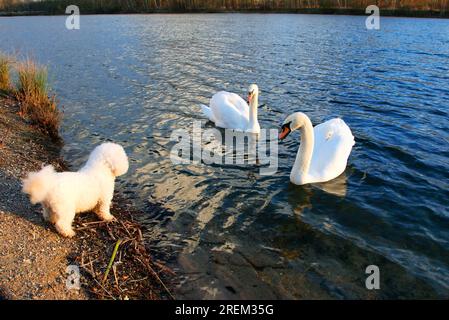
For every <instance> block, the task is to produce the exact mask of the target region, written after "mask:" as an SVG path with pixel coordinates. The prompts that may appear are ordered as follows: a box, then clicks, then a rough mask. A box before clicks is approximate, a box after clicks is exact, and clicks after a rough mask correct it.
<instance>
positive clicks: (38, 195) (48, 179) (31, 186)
mask: <svg viewBox="0 0 449 320" xmlns="http://www.w3.org/2000/svg"><path fill="white" fill-rule="evenodd" d="M55 180H56V172H55V169H54V168H53V166H52V165H48V166H45V167H44V168H42V170H41V171H37V172H30V173H29V174H28V176H27V177H26V178H25V179H23V180H22V182H23V187H22V192H24V193H26V194H28V195H30V201H31V203H32V204H35V203H39V202H42V201H44V199H45V197H46V195H47V193H48V191H49V189H50V188H51V187H52V186H53V184H54V182H55Z"/></svg>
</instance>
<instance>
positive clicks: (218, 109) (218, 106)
mask: <svg viewBox="0 0 449 320" xmlns="http://www.w3.org/2000/svg"><path fill="white" fill-rule="evenodd" d="M235 96H237V95H236V94H233V93H229V92H225V91H220V92H218V93H216V94H215V95H214V96H213V97H212V99H211V101H210V108H211V110H212V113H213V118H214V119H215V120H216V121H215V124H216V125H217V126H219V127H222V128H229V129H238V130H244V129H245V128H246V124H247V122H248V117H249V116H248V115H245V114H243V113H242V112H240V110H239V109H238V108H237V107H236V105H235V104H234V103H233V102H235V101H237V99H236V97H235ZM237 97H238V96H237ZM239 98H240V97H239ZM240 99H241V98H240ZM247 114H248V112H247Z"/></svg>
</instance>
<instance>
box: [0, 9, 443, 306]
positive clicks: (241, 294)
mask: <svg viewBox="0 0 449 320" xmlns="http://www.w3.org/2000/svg"><path fill="white" fill-rule="evenodd" d="M364 19H365V18H364V17H351V16H321V15H275V14H273V15H271V14H270V15H259V14H252V15H245V14H213V15H203V14H196V15H133V16H126V15H117V16H82V17H81V30H79V31H68V30H66V29H65V17H17V18H1V19H0V49H2V50H4V51H7V52H13V51H18V52H19V53H21V54H23V55H25V54H28V55H30V56H32V57H34V58H36V59H37V60H38V61H40V62H41V63H45V64H48V65H49V66H50V78H51V84H52V87H53V88H54V90H55V91H56V92H57V94H58V97H59V99H60V101H61V104H62V105H64V110H65V118H64V123H63V126H62V134H63V137H64V140H65V143H66V144H65V147H64V155H65V157H66V158H67V159H68V160H69V161H71V162H72V163H73V164H74V165H75V166H79V165H81V164H82V163H83V162H84V161H85V159H86V157H87V155H88V153H89V151H90V150H91V149H92V148H93V146H95V145H96V144H98V143H99V142H101V141H104V140H107V139H112V140H115V141H118V142H120V143H122V144H123V145H124V146H125V148H126V151H127V152H128V154H129V156H130V159H131V167H130V171H129V173H128V174H127V175H126V176H124V177H122V178H120V179H119V183H118V184H119V189H120V190H121V191H123V192H125V193H126V195H127V196H128V197H130V198H132V199H134V200H135V203H136V204H137V205H138V206H139V207H140V208H141V209H143V210H145V209H146V208H147V207H148V203H150V202H155V201H156V202H159V203H161V204H162V205H163V206H164V207H165V208H167V209H169V210H171V212H172V213H170V214H157V213H154V212H152V211H150V210H148V218H147V219H145V221H144V222H145V223H147V224H148V226H150V231H149V232H148V235H147V236H148V239H152V240H151V241H150V240H149V241H150V247H151V248H152V249H153V250H154V252H165V253H167V254H168V255H169V256H170V257H171V259H170V261H171V264H172V266H173V267H174V268H175V270H176V271H177V273H178V274H179V275H180V277H181V282H180V284H179V286H178V288H177V290H176V295H177V296H178V297H184V298H201V297H207V298H405V297H409V298H427V297H448V296H449V232H448V230H449V210H448V199H449V161H448V160H449V126H448V117H449V21H448V20H437V19H411V18H382V19H381V30H380V31H368V30H366V29H365V21H364ZM252 82H256V83H257V84H258V85H259V87H260V89H261V94H260V98H259V103H260V104H261V107H260V108H259V121H260V124H261V127H262V128H277V127H278V125H279V124H280V123H281V122H282V120H283V119H284V118H285V117H286V116H287V115H288V114H289V113H291V112H294V111H303V112H305V113H307V114H308V115H309V116H310V118H311V120H312V122H313V123H314V124H318V123H320V122H322V121H325V120H328V119H330V118H333V117H337V116H338V117H342V118H343V119H344V120H345V122H346V123H347V124H348V125H349V126H350V128H351V129H352V132H353V134H354V136H355V140H356V145H355V146H354V148H353V150H352V154H351V156H350V158H349V164H348V167H347V170H346V172H345V174H344V175H343V176H341V177H339V178H338V179H337V181H334V182H332V183H327V184H324V185H318V186H314V185H308V186H294V185H292V184H290V183H289V173H290V169H291V167H292V165H293V162H294V158H295V154H296V151H297V149H298V145H299V140H298V139H299V136H298V135H297V134H293V135H292V136H291V137H289V138H288V139H287V140H286V141H285V142H282V143H281V144H280V145H279V157H280V158H279V170H278V172H277V174H276V175H271V176H261V175H260V174H259V170H258V168H257V166H255V165H239V166H233V165H213V166H206V165H196V164H190V165H173V164H172V163H171V161H170V159H169V154H170V149H171V147H172V146H173V144H174V142H172V141H170V135H171V133H172V131H173V130H175V129H179V128H185V129H186V130H191V127H192V123H193V121H194V120H201V119H203V117H202V115H201V113H200V108H199V106H198V104H199V103H208V99H209V97H210V96H211V95H212V94H213V93H214V92H216V91H218V90H221V89H224V90H228V91H233V92H236V93H238V94H240V95H244V94H245V90H246V88H247V86H248V85H249V84H250V83H252ZM203 123H205V121H203ZM371 264H374V265H377V266H379V268H380V272H381V289H380V290H377V291H376V290H374V291H370V290H367V289H366V288H365V278H366V276H367V275H366V274H365V268H366V267H367V266H368V265H371Z"/></svg>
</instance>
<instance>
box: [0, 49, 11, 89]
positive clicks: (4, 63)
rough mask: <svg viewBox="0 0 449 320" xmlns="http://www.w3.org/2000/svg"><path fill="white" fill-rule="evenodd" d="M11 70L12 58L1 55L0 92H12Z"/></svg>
mask: <svg viewBox="0 0 449 320" xmlns="http://www.w3.org/2000/svg"><path fill="white" fill-rule="evenodd" d="M10 69H11V58H10V57H8V56H5V55H3V54H0V91H6V92H8V91H9V90H11V78H10V74H9V71H10Z"/></svg>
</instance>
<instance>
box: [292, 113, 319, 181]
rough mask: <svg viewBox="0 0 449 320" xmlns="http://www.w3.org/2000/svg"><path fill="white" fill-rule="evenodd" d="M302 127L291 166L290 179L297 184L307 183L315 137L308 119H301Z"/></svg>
mask: <svg viewBox="0 0 449 320" xmlns="http://www.w3.org/2000/svg"><path fill="white" fill-rule="evenodd" d="M303 123H304V125H303V126H302V127H301V129H300V130H301V145H300V147H299V150H298V153H297V154H296V160H295V164H294V165H293V169H292V172H291V174H290V177H291V179H292V180H294V181H295V183H297V184H304V183H307V178H308V177H307V176H308V174H309V169H310V162H311V161H312V154H313V146H314V143H315V136H314V133H313V126H312V122H310V119H309V118H308V117H304V119H303Z"/></svg>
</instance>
